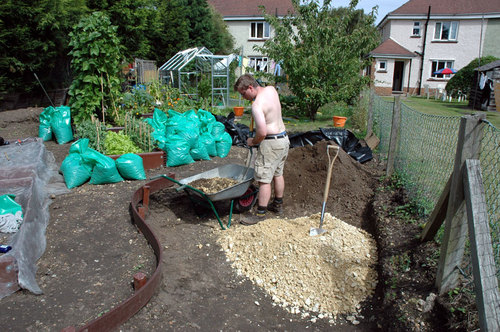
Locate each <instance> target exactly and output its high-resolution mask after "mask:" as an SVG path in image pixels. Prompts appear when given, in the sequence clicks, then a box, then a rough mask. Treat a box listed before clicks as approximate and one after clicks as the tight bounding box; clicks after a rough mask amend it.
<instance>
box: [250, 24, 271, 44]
mask: <svg viewBox="0 0 500 332" xmlns="http://www.w3.org/2000/svg"><path fill="white" fill-rule="evenodd" d="M259 26H262V27H261V31H259ZM260 34H261V35H262V37H259V35H260ZM269 38H271V25H270V24H269V23H268V22H266V21H254V22H250V31H249V39H253V40H266V39H269Z"/></svg>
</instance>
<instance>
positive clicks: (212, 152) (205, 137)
mask: <svg viewBox="0 0 500 332" xmlns="http://www.w3.org/2000/svg"><path fill="white" fill-rule="evenodd" d="M198 141H199V142H200V144H203V145H204V146H205V149H206V150H207V153H208V155H209V156H210V157H216V156H217V147H216V146H215V140H214V137H213V136H212V134H210V133H209V132H208V133H203V134H201V135H200V137H199V139H198Z"/></svg>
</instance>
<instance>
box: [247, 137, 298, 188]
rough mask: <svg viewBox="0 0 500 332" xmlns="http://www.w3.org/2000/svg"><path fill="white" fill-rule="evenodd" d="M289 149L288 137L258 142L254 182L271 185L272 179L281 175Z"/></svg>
mask: <svg viewBox="0 0 500 332" xmlns="http://www.w3.org/2000/svg"><path fill="white" fill-rule="evenodd" d="M289 148H290V140H289V139H288V136H287V137H284V138H279V139H265V140H263V141H262V142H260V146H259V152H257V157H256V159H255V176H254V178H255V180H256V181H258V182H262V183H271V181H272V180H273V177H275V176H281V175H283V168H284V166H285V160H286V157H287V156H288V149H289Z"/></svg>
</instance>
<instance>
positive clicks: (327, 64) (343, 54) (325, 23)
mask: <svg viewBox="0 0 500 332" xmlns="http://www.w3.org/2000/svg"><path fill="white" fill-rule="evenodd" d="M331 2H332V1H331V0H325V1H324V2H323V5H322V6H320V5H319V4H318V2H317V1H308V2H306V3H304V4H303V5H301V4H300V1H299V0H292V3H293V6H294V13H293V14H289V15H287V16H285V17H284V18H283V19H280V18H277V17H275V16H273V15H272V13H267V12H266V11H265V8H263V12H264V17H265V19H266V21H267V22H269V24H270V25H271V26H272V27H273V29H274V32H275V35H274V37H273V38H271V39H269V40H267V41H266V42H265V43H264V45H263V46H262V47H256V49H257V50H258V51H260V52H262V53H263V54H267V55H268V56H269V57H270V58H272V59H274V60H275V61H277V62H281V66H282V68H283V69H284V71H285V73H286V74H287V75H288V84H289V87H290V89H291V91H292V92H293V93H294V94H295V95H296V96H297V97H298V99H299V101H300V102H301V106H302V109H304V110H305V111H306V113H307V115H308V116H309V117H310V118H311V119H314V118H315V116H316V113H317V111H318V108H319V107H321V106H322V105H324V104H326V103H327V102H332V101H336V102H341V101H343V102H346V103H348V104H352V103H353V102H354V100H355V99H356V98H357V96H358V95H359V92H360V91H361V89H362V88H363V87H364V86H365V85H366V84H367V83H368V82H369V78H368V77H365V76H362V75H360V73H361V70H362V69H363V68H364V67H365V66H366V65H367V64H369V61H370V60H369V59H368V58H367V57H366V55H367V54H368V52H369V51H371V50H372V49H373V48H375V47H376V46H377V44H378V42H379V36H378V33H377V30H376V28H375V26H374V21H375V11H376V8H374V10H372V12H371V13H369V14H368V15H365V14H364V12H363V11H362V10H356V9H354V8H355V6H356V4H357V2H358V1H357V0H352V1H351V3H350V5H349V7H347V8H341V9H331V8H330V3H331Z"/></svg>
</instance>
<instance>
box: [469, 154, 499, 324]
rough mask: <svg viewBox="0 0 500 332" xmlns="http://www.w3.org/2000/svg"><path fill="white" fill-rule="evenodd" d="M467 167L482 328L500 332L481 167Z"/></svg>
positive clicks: (472, 163)
mask: <svg viewBox="0 0 500 332" xmlns="http://www.w3.org/2000/svg"><path fill="white" fill-rule="evenodd" d="M465 164H466V165H465V168H466V169H465V170H466V171H465V172H464V184H465V186H464V191H465V201H466V204H467V219H468V225H469V227H468V229H469V238H470V251H471V261H472V272H473V275H474V289H475V293H476V305H477V310H478V314H479V326H480V327H481V331H498V330H500V298H499V293H498V280H497V276H496V266H495V256H494V255H493V248H492V246H491V235H490V225H489V222H488V211H487V209H488V208H487V206H486V199H485V195H484V186H483V178H482V175H481V166H480V163H479V160H474V159H468V160H466V162H465Z"/></svg>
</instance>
